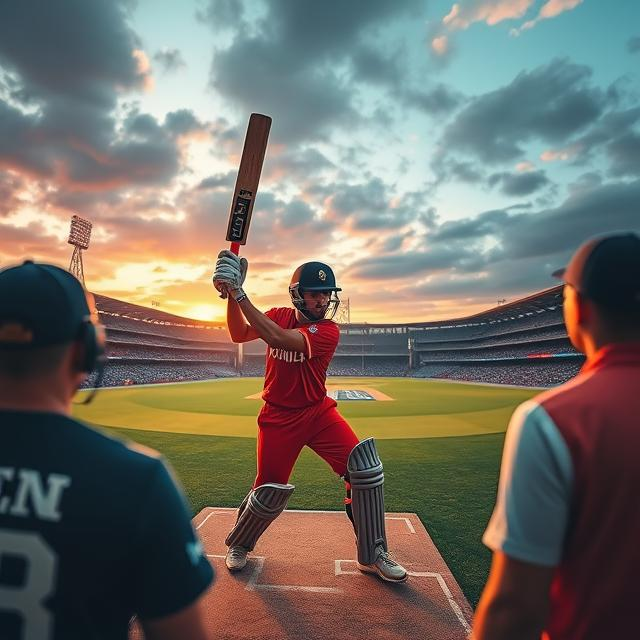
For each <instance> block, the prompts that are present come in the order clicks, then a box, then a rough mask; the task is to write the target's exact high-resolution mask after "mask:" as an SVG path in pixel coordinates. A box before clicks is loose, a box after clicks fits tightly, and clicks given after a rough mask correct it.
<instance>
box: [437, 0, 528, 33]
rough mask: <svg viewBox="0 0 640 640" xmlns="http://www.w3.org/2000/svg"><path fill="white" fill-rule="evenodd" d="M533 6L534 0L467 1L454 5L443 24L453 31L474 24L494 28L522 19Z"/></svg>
mask: <svg viewBox="0 0 640 640" xmlns="http://www.w3.org/2000/svg"><path fill="white" fill-rule="evenodd" d="M532 4H533V0H467V1H466V2H461V3H456V4H454V5H453V6H452V7H451V10H450V11H449V13H448V14H447V15H446V16H445V17H444V18H443V19H442V23H443V24H444V25H445V26H446V27H448V28H449V29H451V30H452V31H457V30H460V29H467V28H468V27H469V26H470V25H472V24H473V23H474V22H484V23H486V24H487V25H489V26H494V25H496V24H498V23H500V22H502V21H503V20H514V19H516V18H521V17H522V16H523V15H524V14H525V13H526V12H527V10H528V9H529V7H530V6H531V5H532Z"/></svg>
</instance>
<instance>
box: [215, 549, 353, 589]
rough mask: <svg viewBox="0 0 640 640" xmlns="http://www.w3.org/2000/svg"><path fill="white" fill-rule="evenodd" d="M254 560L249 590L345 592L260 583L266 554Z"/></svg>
mask: <svg viewBox="0 0 640 640" xmlns="http://www.w3.org/2000/svg"><path fill="white" fill-rule="evenodd" d="M224 557H225V556H220V555H215V554H212V553H208V554H207V558H224ZM251 559H252V560H256V563H255V566H254V568H253V571H252V573H251V576H250V577H249V581H248V582H247V584H246V586H245V589H246V590H247V591H303V592H306V593H335V594H341V593H344V590H343V589H340V588H339V587H312V586H306V585H301V584H266V583H264V584H258V578H259V577H260V574H261V573H262V570H263V569H264V563H265V557H264V556H251Z"/></svg>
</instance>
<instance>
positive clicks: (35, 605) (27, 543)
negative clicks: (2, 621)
mask: <svg viewBox="0 0 640 640" xmlns="http://www.w3.org/2000/svg"><path fill="white" fill-rule="evenodd" d="M4 555H7V556H13V557H17V558H21V559H22V560H23V561H24V563H25V574H26V575H25V580H24V584H23V585H22V586H20V587H14V586H8V585H4V584H2V583H0V611H2V612H13V613H18V614H19V615H20V616H21V617H22V629H23V633H22V637H21V639H20V640H47V639H48V638H51V636H52V635H53V617H52V615H51V613H50V612H49V611H48V610H47V609H46V608H45V607H44V605H43V602H44V600H45V598H47V597H48V596H49V595H50V594H51V592H52V591H53V588H54V582H55V579H56V569H57V567H56V565H57V558H56V555H55V553H53V551H52V550H51V548H50V547H49V546H47V544H46V543H45V542H44V541H43V540H42V538H41V537H40V536H39V535H38V534H37V533H26V532H14V531H6V530H0V564H2V559H3V558H2V556H4Z"/></svg>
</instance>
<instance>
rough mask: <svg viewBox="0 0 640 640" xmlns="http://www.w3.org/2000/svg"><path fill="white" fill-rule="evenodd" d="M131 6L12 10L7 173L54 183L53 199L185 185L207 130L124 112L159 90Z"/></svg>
mask: <svg viewBox="0 0 640 640" xmlns="http://www.w3.org/2000/svg"><path fill="white" fill-rule="evenodd" d="M131 6H132V4H131V3H130V2H129V0H115V1H114V2H82V1H80V0H61V1H60V2H56V3H40V2H36V1H35V0H24V1H22V2H17V3H10V4H9V5H7V7H5V8H4V9H3V15H2V20H1V21H0V64H2V67H3V69H4V71H5V74H4V79H5V82H4V90H2V87H0V167H5V168H7V169H11V170H13V171H15V172H19V173H21V174H23V175H25V176H26V175H28V176H30V177H32V178H38V179H43V180H45V181H48V182H49V184H50V186H51V187H52V189H53V191H55V190H58V189H65V190H67V191H74V190H79V191H93V192H100V191H108V190H117V189H123V188H126V187H127V186H133V185H149V184H155V185H157V184H168V183H169V182H170V181H171V180H172V179H173V178H174V177H175V176H176V175H178V173H179V171H180V169H181V165H182V151H183V150H182V146H181V145H182V142H183V141H184V139H185V138H186V137H187V136H189V135H195V134H196V132H197V131H199V132H200V133H203V132H204V126H203V125H201V124H200V123H198V122H197V119H196V118H195V116H193V114H192V113H191V112H189V111H187V110H181V111H177V112H174V113H171V114H168V115H167V116H166V119H165V122H164V123H160V122H158V121H157V120H156V119H155V118H154V117H152V116H150V115H148V114H143V113H140V112H139V111H138V109H137V108H136V107H135V106H133V107H132V106H129V108H128V109H122V108H121V107H122V104H121V102H120V101H121V98H122V96H123V95H124V94H125V93H127V92H135V91H144V90H145V88H146V87H148V86H149V85H150V82H151V76H150V68H149V65H148V60H147V58H146V55H145V54H144V52H143V51H142V50H141V49H140V41H139V38H138V36H137V34H136V33H135V32H134V31H133V30H132V29H131V27H130V26H129V11H130V9H131ZM25 33H28V34H29V37H28V38H26V37H24V34H25Z"/></svg>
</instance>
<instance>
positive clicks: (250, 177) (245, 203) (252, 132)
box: [226, 113, 271, 254]
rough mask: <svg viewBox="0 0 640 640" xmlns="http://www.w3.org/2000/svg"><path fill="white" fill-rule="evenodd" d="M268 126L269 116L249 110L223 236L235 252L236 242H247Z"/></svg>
mask: <svg viewBox="0 0 640 640" xmlns="http://www.w3.org/2000/svg"><path fill="white" fill-rule="evenodd" d="M270 129H271V118H270V117H269V116H265V115H263V114H261V113H252V114H251V117H250V118H249V125H248V127H247V134H246V136H245V139H244V148H243V150H242V158H241V159H240V167H239V168H238V177H237V179H236V186H235V188H234V190H233V198H232V200H231V211H230V212H229V225H228V227H227V236H226V239H227V240H228V241H229V242H231V250H232V251H233V252H234V253H236V254H237V253H239V250H240V245H244V244H246V243H247V234H248V232H249V224H250V223H251V214H252V213H253V205H254V202H255V198H256V193H257V191H258V183H259V182H260V174H261V173H262V164H263V162H264V155H265V153H266V151H267V141H268V139H269V130H270Z"/></svg>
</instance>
